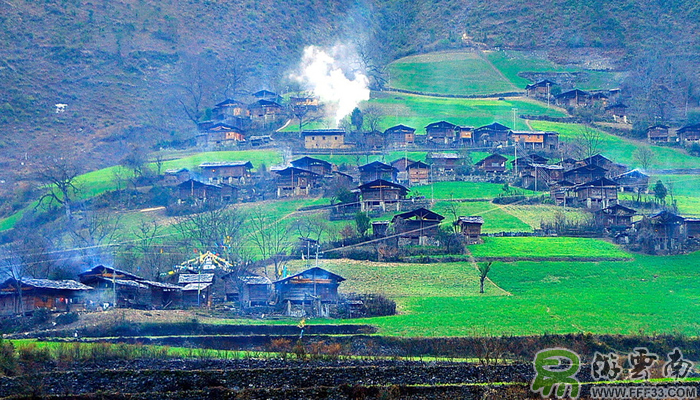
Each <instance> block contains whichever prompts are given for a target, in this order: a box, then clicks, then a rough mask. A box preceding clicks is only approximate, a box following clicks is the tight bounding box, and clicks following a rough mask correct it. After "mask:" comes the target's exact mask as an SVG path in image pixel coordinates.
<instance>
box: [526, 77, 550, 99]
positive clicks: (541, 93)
mask: <svg viewBox="0 0 700 400" xmlns="http://www.w3.org/2000/svg"><path fill="white" fill-rule="evenodd" d="M554 86H557V84H556V83H554V82H552V81H550V80H549V79H544V80H541V81H539V82H535V83H531V84H529V85H527V86H525V92H526V96H527V97H543V98H545V99H546V98H547V97H549V96H550V95H551V93H552V88H553V87H554Z"/></svg>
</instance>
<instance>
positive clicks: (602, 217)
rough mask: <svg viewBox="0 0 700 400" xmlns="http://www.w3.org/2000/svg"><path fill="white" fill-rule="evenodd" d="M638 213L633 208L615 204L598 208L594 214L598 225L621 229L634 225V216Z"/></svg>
mask: <svg viewBox="0 0 700 400" xmlns="http://www.w3.org/2000/svg"><path fill="white" fill-rule="evenodd" d="M636 213H637V211H636V210H634V209H632V208H629V207H625V206H623V205H620V204H614V205H611V206H608V207H605V208H602V209H600V210H597V211H596V212H595V213H594V215H595V219H596V223H597V224H598V225H600V226H603V227H605V228H608V229H612V230H617V231H621V230H625V229H628V228H630V227H632V217H633V216H634V214H636Z"/></svg>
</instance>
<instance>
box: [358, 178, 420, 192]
mask: <svg viewBox="0 0 700 400" xmlns="http://www.w3.org/2000/svg"><path fill="white" fill-rule="evenodd" d="M357 188H358V189H360V190H361V191H362V190H379V189H382V188H392V189H398V190H400V191H402V192H403V193H404V194H405V193H408V189H407V188H406V187H405V186H403V185H399V184H398V183H393V182H389V181H385V180H384V179H376V180H373V181H372V182H368V183H365V184H364V185H360V186H358V187H357Z"/></svg>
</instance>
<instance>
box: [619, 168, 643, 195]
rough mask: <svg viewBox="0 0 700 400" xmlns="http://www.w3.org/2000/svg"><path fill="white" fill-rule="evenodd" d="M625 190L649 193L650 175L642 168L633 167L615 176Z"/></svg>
mask: <svg viewBox="0 0 700 400" xmlns="http://www.w3.org/2000/svg"><path fill="white" fill-rule="evenodd" d="M615 181H616V182H617V183H618V184H619V185H620V189H621V190H622V191H623V192H632V193H648V192H649V175H647V174H645V173H644V172H642V171H641V170H640V169H633V170H631V171H627V172H625V173H624V174H620V175H618V176H616V177H615Z"/></svg>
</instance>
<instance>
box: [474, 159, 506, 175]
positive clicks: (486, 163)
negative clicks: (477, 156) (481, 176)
mask: <svg viewBox="0 0 700 400" xmlns="http://www.w3.org/2000/svg"><path fill="white" fill-rule="evenodd" d="M506 161H508V159H507V158H506V157H504V156H502V155H500V154H491V155H489V156H487V157H486V158H484V159H482V160H479V161H477V163H476V164H474V165H475V166H476V168H477V169H478V170H479V171H482V172H484V173H487V174H502V173H504V172H506Z"/></svg>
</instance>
